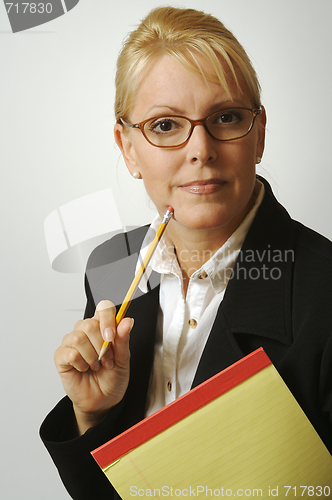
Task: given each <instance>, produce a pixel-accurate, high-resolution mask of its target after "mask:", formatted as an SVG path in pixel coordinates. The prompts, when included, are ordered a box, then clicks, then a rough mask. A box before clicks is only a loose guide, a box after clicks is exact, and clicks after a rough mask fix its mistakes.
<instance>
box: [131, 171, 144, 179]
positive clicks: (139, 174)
mask: <svg viewBox="0 0 332 500" xmlns="http://www.w3.org/2000/svg"><path fill="white" fill-rule="evenodd" d="M131 175H132V176H133V177H134V179H142V176H141V172H133V173H132V174H131Z"/></svg>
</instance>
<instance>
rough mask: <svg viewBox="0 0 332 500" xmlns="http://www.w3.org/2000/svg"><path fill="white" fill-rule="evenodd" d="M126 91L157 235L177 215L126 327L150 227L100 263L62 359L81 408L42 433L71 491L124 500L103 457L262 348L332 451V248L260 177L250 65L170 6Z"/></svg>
mask: <svg viewBox="0 0 332 500" xmlns="http://www.w3.org/2000/svg"><path fill="white" fill-rule="evenodd" d="M116 87H117V91H116V102H115V114H116V120H117V122H116V125H115V139H116V142H117V144H118V146H119V147H120V149H121V152H122V155H123V158H124V160H125V162H126V165H127V168H128V170H129V172H130V173H131V174H132V175H133V176H134V177H135V178H137V179H142V180H143V182H144V185H145V188H146V190H147V192H148V194H149V196H150V197H151V199H152V201H153V202H154V203H155V205H156V207H157V210H158V213H159V216H158V217H157V218H156V219H155V220H154V221H153V223H152V225H151V227H152V228H154V229H155V228H156V227H157V226H158V224H159V222H160V216H161V215H162V214H163V213H164V212H165V210H166V208H167V206H168V205H171V206H172V207H173V208H174V217H173V219H172V220H171V221H170V223H169V225H168V227H167V230H166V233H165V236H164V237H163V239H162V241H161V242H160V244H159V246H158V248H157V251H156V253H155V255H154V257H153V259H152V261H151V269H150V271H152V274H151V275H150V279H149V282H150V283H149V284H150V287H149V291H147V289H145V288H144V285H142V287H141V288H142V292H143V293H141V295H140V296H139V297H138V298H136V299H135V300H133V302H132V303H131V305H130V308H129V310H128V317H126V318H124V319H123V320H122V321H121V323H120V324H119V325H118V327H117V328H116V327H115V307H114V306H113V304H112V303H111V302H109V300H113V302H114V301H115V299H114V298H113V297H115V296H117V297H118V296H119V297H121V296H123V295H124V293H125V292H126V290H127V289H128V287H129V284H130V282H131V280H132V277H133V275H134V272H135V267H136V262H137V257H134V258H131V256H135V255H136V256H137V253H138V252H140V250H141V248H142V247H143V248H144V247H145V246H146V244H145V243H144V242H143V240H144V238H145V236H146V231H147V228H140V229H138V230H136V231H133V232H131V233H128V234H126V235H118V236H117V237H115V238H113V239H112V240H110V241H108V242H106V243H104V244H103V245H101V246H100V247H98V248H97V249H95V251H94V252H93V253H92V255H91V257H90V259H89V263H88V268H87V275H86V276H87V279H86V291H87V298H88V302H87V308H86V313H85V318H86V319H84V320H83V321H78V322H77V323H76V325H75V329H74V331H73V332H72V333H70V334H69V335H66V336H65V337H64V340H63V342H62V345H61V347H60V348H59V349H58V350H57V352H56V354H55V362H56V366H57V369H58V372H59V374H60V376H61V379H62V382H63V385H64V388H65V391H66V393H67V395H68V396H67V397H66V398H64V399H63V400H62V401H61V402H60V403H59V404H58V405H57V407H56V408H55V409H54V410H53V411H52V412H51V413H50V414H49V415H48V417H47V418H46V420H45V422H44V423H43V425H42V428H41V436H42V438H43V440H44V442H45V444H46V446H47V448H48V450H49V451H50V453H51V455H52V458H53V459H54V461H55V464H56V465H57V467H58V469H59V472H60V474H61V477H62V479H63V481H64V484H65V486H66V487H67V489H68V491H69V493H70V494H71V495H72V497H73V498H75V499H85V498H89V499H90V498H98V499H102V498H118V496H117V494H116V492H115V491H114V490H113V489H112V486H111V485H110V483H109V482H108V480H107V479H106V477H104V475H103V473H101V471H100V470H99V468H98V466H97V465H96V464H95V463H94V461H93V459H92V458H91V456H90V451H91V450H93V449H95V448H96V447H98V446H100V445H101V444H103V443H104V442H106V441H107V440H109V439H111V438H113V437H114V436H116V435H117V434H119V433H120V432H122V431H124V430H125V429H127V428H128V427H130V426H132V425H134V424H135V423H137V422H138V421H139V420H141V419H142V418H144V417H145V416H147V415H149V414H151V413H153V412H155V411H156V410H157V409H159V408H161V407H162V406H164V405H165V404H168V403H169V402H171V401H173V400H174V399H176V398H177V397H179V396H180V395H182V394H184V393H185V392H187V391H188V390H190V389H191V388H192V387H195V386H196V385H198V384H200V383H201V382H203V381H204V380H206V379H207V378H209V377H211V376H212V375H214V374H215V373H217V372H219V371H220V370H222V369H224V368H226V367H227V366H229V365H230V364H232V363H233V362H235V361H237V360H238V359H240V358H242V357H243V356H244V355H246V354H248V353H249V352H252V351H253V350H255V349H257V348H258V347H261V346H262V347H263V348H264V349H265V351H266V352H267V354H268V355H269V357H270V358H271V360H272V362H273V363H274V365H275V366H276V368H277V369H278V370H279V372H280V373H281V375H282V377H283V378H284V380H285V382H286V383H287V384H288V386H289V388H290V389H291V391H292V392H293V394H294V396H295V397H296V398H297V400H298V402H299V404H300V405H301V406H302V408H303V409H304V411H305V412H306V414H307V416H308V418H309V419H310V420H311V422H312V424H313V425H314V427H315V428H316V430H317V432H318V433H319V434H320V436H321V438H322V439H323V441H324V442H325V444H326V446H327V447H328V449H329V450H330V452H331V451H332V433H331V430H332V428H331V413H332V390H331V387H332V384H331V380H332V377H331V376H332V368H331V367H332V363H331V360H332V341H331V326H332V325H331V317H330V314H328V307H327V300H328V298H329V297H330V296H331V292H332V285H331V283H332V280H331V279H330V276H331V270H332V245H331V243H330V242H329V241H327V240H326V239H325V238H323V237H322V236H319V235H317V234H316V233H314V232H313V231H311V230H309V229H307V228H305V227H304V226H302V225H301V224H299V223H297V222H295V221H293V220H292V219H291V218H290V217H289V215H288V214H287V212H286V211H285V210H284V209H283V207H281V205H280V204H279V203H278V202H277V201H276V199H275V198H274V196H273V194H272V191H271V188H270V186H269V185H268V183H267V182H266V181H265V180H264V179H258V178H257V177H256V173H255V165H256V163H259V161H260V159H261V157H262V155H263V150H264V135H265V122H266V117H265V111H264V108H263V107H262V106H261V102H260V92H259V90H260V89H259V84H258V81H257V77H256V74H255V71H254V69H253V68H252V66H251V63H250V61H249V59H248V57H247V55H246V53H245V52H244V50H243V48H242V47H241V45H240V44H239V43H238V41H237V40H236V39H235V38H234V36H233V35H232V34H231V33H230V32H229V31H228V30H226V28H225V27H224V26H223V25H222V24H221V23H220V22H219V21H218V20H217V19H215V18H213V17H212V16H209V15H206V14H204V13H202V12H198V11H195V10H190V9H186V10H183V9H173V8H170V7H167V8H158V9H156V10H154V11H152V12H151V13H150V14H149V15H148V16H147V18H146V19H145V20H143V21H142V23H141V25H140V26H139V27H138V28H137V30H135V31H134V32H133V33H132V34H131V35H130V36H129V38H128V39H127V41H126V43H125V45H124V47H123V50H122V52H121V54H120V56H119V59H118V69H117V76H116ZM114 269H120V270H121V272H119V276H122V279H121V280H118V279H115V277H114ZM122 270H123V271H125V272H122ZM160 277H161V283H160V286H159V281H160ZM119 288H121V290H120V291H119ZM103 299H109V300H103ZM119 301H120V299H119V300H117V301H116V302H117V303H118V302H119ZM132 329H133V332H132V335H131V339H130V342H129V336H130V332H131V330H132ZM103 340H107V341H111V340H113V345H112V347H111V348H110V349H109V350H108V351H107V353H106V355H105V356H104V358H103V359H102V362H101V363H98V354H99V352H100V349H101V346H102V343H103ZM82 471H84V472H85V474H82ZM112 495H114V496H112Z"/></svg>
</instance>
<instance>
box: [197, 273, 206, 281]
mask: <svg viewBox="0 0 332 500" xmlns="http://www.w3.org/2000/svg"><path fill="white" fill-rule="evenodd" d="M198 278H199V279H200V280H203V279H204V278H207V273H206V272H205V271H203V272H202V273H200V274H199V275H198Z"/></svg>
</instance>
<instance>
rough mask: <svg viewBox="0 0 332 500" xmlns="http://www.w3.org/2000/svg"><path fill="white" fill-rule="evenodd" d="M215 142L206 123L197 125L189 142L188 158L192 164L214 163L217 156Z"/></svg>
mask: <svg viewBox="0 0 332 500" xmlns="http://www.w3.org/2000/svg"><path fill="white" fill-rule="evenodd" d="M215 142H216V140H215V139H213V137H211V136H210V135H209V133H208V131H207V130H206V128H205V126H204V125H196V126H195V127H194V130H193V131H192V134H191V137H190V139H189V141H188V144H187V160H188V161H189V162H190V163H191V164H201V165H205V164H208V163H212V162H213V161H214V160H215V159H216V158H217V151H216V144H215Z"/></svg>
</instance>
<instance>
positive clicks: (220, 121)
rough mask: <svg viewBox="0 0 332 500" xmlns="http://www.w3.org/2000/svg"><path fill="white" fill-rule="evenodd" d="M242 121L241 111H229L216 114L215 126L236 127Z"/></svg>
mask: <svg viewBox="0 0 332 500" xmlns="http://www.w3.org/2000/svg"><path fill="white" fill-rule="evenodd" d="M241 120H242V115H241V111H240V110H238V111H236V110H234V109H232V110H227V111H220V112H219V113H216V114H215V116H214V119H213V125H228V124H229V125H235V124H238V123H239V122H240V121H241Z"/></svg>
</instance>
